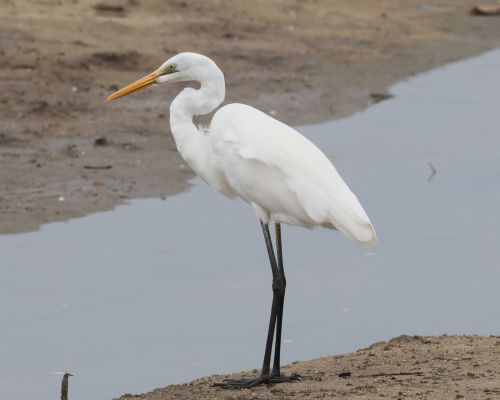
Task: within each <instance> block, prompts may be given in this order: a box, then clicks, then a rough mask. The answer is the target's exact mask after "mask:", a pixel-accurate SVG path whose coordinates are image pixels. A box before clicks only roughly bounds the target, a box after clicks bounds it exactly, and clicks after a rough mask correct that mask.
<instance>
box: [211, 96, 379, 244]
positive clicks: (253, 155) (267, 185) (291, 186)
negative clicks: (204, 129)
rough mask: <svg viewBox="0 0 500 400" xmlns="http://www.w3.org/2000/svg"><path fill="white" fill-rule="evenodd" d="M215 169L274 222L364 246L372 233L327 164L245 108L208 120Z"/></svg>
mask: <svg viewBox="0 0 500 400" xmlns="http://www.w3.org/2000/svg"><path fill="white" fill-rule="evenodd" d="M209 136H210V140H211V144H212V148H213V152H214V153H213V154H214V159H213V163H214V167H215V168H216V169H218V170H219V171H221V173H222V174H223V175H224V177H225V179H226V181H227V182H226V184H227V185H228V186H229V187H231V189H232V190H233V191H234V192H235V193H237V194H238V195H239V196H240V197H241V198H242V199H244V200H245V201H247V202H248V203H250V204H252V205H253V206H254V207H255V208H256V209H260V210H263V211H265V212H266V213H267V214H268V215H269V216H270V217H271V218H273V219H275V220H277V221H278V222H285V223H289V224H293V225H301V226H306V227H313V226H315V225H321V226H325V227H329V228H336V229H338V230H340V231H341V232H343V233H344V234H346V235H347V236H349V237H350V238H351V239H353V240H355V241H357V242H360V243H365V244H371V243H375V242H376V234H375V230H374V229H373V226H372V224H371V223H370V220H369V218H368V216H367V215H366V213H365V211H364V210H363V207H362V206H361V204H360V203H359V201H358V199H357V197H356V196H355V195H354V193H352V192H351V190H350V189H349V187H348V186H347V185H346V183H345V182H344V181H343V179H342V178H341V177H340V175H339V174H338V173H337V171H336V169H335V167H334V166H333V165H332V163H331V162H330V160H328V158H327V157H326V156H325V155H324V154H323V153H322V152H321V150H319V149H318V148H317V147H316V146H315V145H314V144H313V143H312V142H310V141H309V140H308V139H306V138H305V137H304V136H302V135H301V134H299V133H298V132H297V131H295V130H294V129H292V128H290V127H289V126H287V125H285V124H283V123H281V122H279V121H277V120H275V119H274V118H271V117H270V116H268V115H266V114H264V113H263V112H261V111H259V110H257V109H255V108H253V107H250V106H247V105H244V104H229V105H227V106H225V107H222V108H221V109H220V110H219V111H218V112H217V113H216V114H215V115H214V118H213V120H212V125H211V128H210V135H209Z"/></svg>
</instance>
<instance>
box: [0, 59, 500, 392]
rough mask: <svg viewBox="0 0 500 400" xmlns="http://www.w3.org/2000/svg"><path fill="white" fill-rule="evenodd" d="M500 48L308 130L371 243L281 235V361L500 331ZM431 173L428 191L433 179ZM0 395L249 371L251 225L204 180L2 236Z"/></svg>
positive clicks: (260, 319) (256, 299)
mask: <svg viewBox="0 0 500 400" xmlns="http://www.w3.org/2000/svg"><path fill="white" fill-rule="evenodd" d="M499 64H500V52H499V51H496V52H492V53H489V54H487V55H484V56H482V57H479V58H477V59H474V60H470V61H466V62H462V63H459V64H455V65H452V66H448V67H446V68H443V69H440V70H437V71H434V72H432V73H430V74H427V75H423V76H421V77H417V78H415V79H412V80H410V81H408V82H406V83H403V84H400V85H397V86H395V87H394V88H393V93H395V95H396V97H395V98H394V99H390V100H387V101H385V102H382V103H380V104H377V105H376V106H374V107H372V108H370V109H369V110H367V111H365V112H363V113H360V114H358V115H355V116H354V117H352V118H348V119H345V120H340V121H334V122H330V123H327V124H322V125H316V126H309V127H305V128H303V129H301V131H302V132H304V133H305V134H306V135H308V136H309V137H311V138H312V139H313V141H315V142H316V143H318V144H319V146H320V147H321V148H322V149H324V151H325V152H326V153H327V155H328V156H329V157H331V158H332V160H333V161H334V164H335V165H336V166H337V168H338V169H339V172H340V173H341V174H342V176H343V177H344V178H345V180H346V181H347V182H348V183H349V185H350V186H351V187H352V189H353V190H354V192H356V193H357V194H358V196H359V198H360V199H361V201H362V203H363V205H364V206H365V208H366V210H367V212H368V214H369V215H370V217H371V219H372V222H373V223H374V224H375V227H376V229H377V232H378V235H379V238H380V242H379V244H378V245H377V246H376V247H372V248H362V247H358V246H356V245H355V244H353V243H351V242H350V241H349V240H348V239H346V238H344V237H341V236H340V235H339V234H338V233H336V232H331V231H326V230H317V231H313V232H310V231H306V230H303V229H298V228H289V227H284V245H285V256H286V259H285V262H286V270H287V277H288V283H289V286H288V288H289V290H288V291H287V301H286V305H285V321H284V345H283V358H284V362H285V363H286V362H291V361H293V360H295V359H309V358H312V357H317V356H321V355H326V354H332V353H339V352H346V351H351V350H355V349H357V348H360V347H363V346H366V345H368V344H371V343H373V342H375V341H378V340H383V339H388V338H391V337H393V336H396V335H399V334H402V333H407V334H439V333H443V332H448V333H478V334H498V333H499V332H500V321H499V320H498V318H497V317H496V316H497V315H498V310H497V305H498V304H499V303H500V291H499V290H498V289H499V285H500V283H499V282H500V269H499V268H498V264H499V256H498V251H497V246H498V242H499V239H500V224H499V222H500V221H499V213H498V211H497V207H498V204H500V188H499V185H498V181H499V178H500V156H499V152H498V149H499V148H500V135H499V134H498V133H499V131H498V129H499V125H500V124H499V122H500V118H499V116H498V110H497V108H498V104H499V103H500V91H498V90H497V88H498V87H499V85H500V74H498V67H499ZM429 163H430V164H431V165H433V166H434V167H435V169H436V174H435V175H434V177H433V179H432V180H430V181H429V179H428V178H429V176H430V174H431V172H432V171H431V168H430V167H429ZM0 254H1V260H0V344H1V345H0V359H1V360H2V362H1V363H0V393H2V398H4V397H5V398H20V399H28V398H35V397H36V398H51V397H52V398H55V397H56V396H57V392H58V390H59V379H60V378H59V377H58V376H56V375H52V374H51V373H52V372H53V371H60V370H71V371H72V372H74V373H75V378H73V381H72V390H71V391H72V393H71V399H72V400H84V399H89V398H92V399H96V400H100V399H109V398H111V397H113V396H117V395H119V394H121V393H125V392H141V391H146V390H150V389H152V388H154V387H157V386H163V385H166V384H168V383H175V382H181V381H186V380H189V379H191V378H194V377H199V376H202V375H206V374H213V373H222V372H229V371H235V370H240V369H247V368H253V367H259V366H260V364H261V361H262V360H261V359H260V357H261V355H262V352H263V347H264V342H265V337H264V336H265V332H266V324H267V318H268V312H269V305H270V300H271V273H270V271H269V266H268V263H267V260H266V254H265V248H264V246H263V243H262V238H261V232H260V227H259V225H258V222H257V221H256V220H255V217H254V215H253V211H252V210H251V209H250V208H249V207H247V206H246V205H244V204H241V203H237V202H230V201H228V200H227V199H225V198H223V197H222V196H220V195H218V194H216V193H214V192H213V191H212V190H211V189H210V188H209V187H207V186H206V185H204V184H203V183H201V182H199V181H196V182H195V185H194V188H193V190H191V192H189V193H184V194H181V195H178V196H175V197H172V198H169V199H168V200H167V201H160V200H140V201H134V202H133V203H132V204H131V205H128V206H123V207H119V208H118V209H117V210H115V211H112V212H106V213H101V214H96V215H92V216H89V217H86V218H83V219H78V220H73V221H70V222H68V223H54V224H49V225H46V226H44V227H43V229H42V231H40V232H34V233H29V234H21V235H11V236H2V237H0Z"/></svg>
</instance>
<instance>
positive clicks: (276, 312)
mask: <svg viewBox="0 0 500 400" xmlns="http://www.w3.org/2000/svg"><path fill="white" fill-rule="evenodd" d="M261 226H262V232H263V233H264V240H265V242H266V248H267V253H268V255H269V262H270V263H271V272H272V274H273V303H272V306H271V316H270V318H269V328H268V331H267V340H266V350H265V352H264V361H263V363H262V371H261V374H260V376H259V377H257V378H254V379H237V380H227V381H224V382H221V383H216V384H215V386H219V387H222V388H225V389H241V388H251V387H254V386H257V385H261V384H263V383H280V382H290V381H295V380H299V379H300V377H299V376H298V375H293V376H290V377H285V376H280V369H279V363H280V348H281V326H282V320H283V302H284V299H285V284H286V282H285V272H284V269H283V255H282V250H281V226H280V225H279V224H276V244H277V246H278V262H277V261H276V256H275V254H274V249H273V242H272V239H271V233H270V232H269V225H268V224H264V223H263V222H261ZM275 327H276V328H277V330H276V343H275V356H274V363H273V371H272V373H271V374H270V365H271V352H272V348H273V339H274V329H275Z"/></svg>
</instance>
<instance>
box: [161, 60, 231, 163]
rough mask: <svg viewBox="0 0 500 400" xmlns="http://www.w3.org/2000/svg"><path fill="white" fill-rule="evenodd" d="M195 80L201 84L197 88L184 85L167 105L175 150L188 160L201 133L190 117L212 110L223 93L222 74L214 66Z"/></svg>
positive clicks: (200, 138) (202, 135) (221, 98)
mask: <svg viewBox="0 0 500 400" xmlns="http://www.w3.org/2000/svg"><path fill="white" fill-rule="evenodd" d="M197 80H198V81H199V83H200V84H201V86H200V88H199V89H198V90H196V89H193V88H185V89H184V90H183V91H182V92H181V93H179V94H178V95H177V97H176V98H175V99H174V100H173V101H172V104H171V105H170V128H171V130H172V135H173V136H174V140H175V143H176V145H177V149H178V150H179V153H180V154H181V155H182V157H183V158H184V159H185V160H186V161H187V162H188V163H189V161H190V158H191V157H190V156H192V155H191V154H190V153H191V151H192V150H191V147H193V146H194V147H198V146H199V145H200V142H202V141H203V139H202V138H203V137H204V134H203V132H200V131H199V129H198V127H197V126H196V125H195V124H194V123H193V117H194V116H195V115H203V114H208V113H210V112H211V111H213V110H215V109H216V108H217V107H218V106H219V105H220V104H221V103H222V102H223V101H224V97H225V83H224V75H223V74H222V72H221V71H220V70H219V69H218V68H215V69H214V70H211V71H209V74H207V76H204V77H201V78H198V79H197Z"/></svg>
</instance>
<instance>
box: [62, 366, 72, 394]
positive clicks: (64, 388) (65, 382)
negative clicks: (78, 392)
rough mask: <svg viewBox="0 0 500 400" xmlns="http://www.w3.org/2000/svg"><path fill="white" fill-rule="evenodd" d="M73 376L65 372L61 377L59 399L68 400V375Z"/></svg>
mask: <svg viewBox="0 0 500 400" xmlns="http://www.w3.org/2000/svg"><path fill="white" fill-rule="evenodd" d="M70 376H73V375H72V374H70V373H69V372H66V373H65V374H64V376H63V378H62V382H61V400H68V381H69V377H70Z"/></svg>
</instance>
